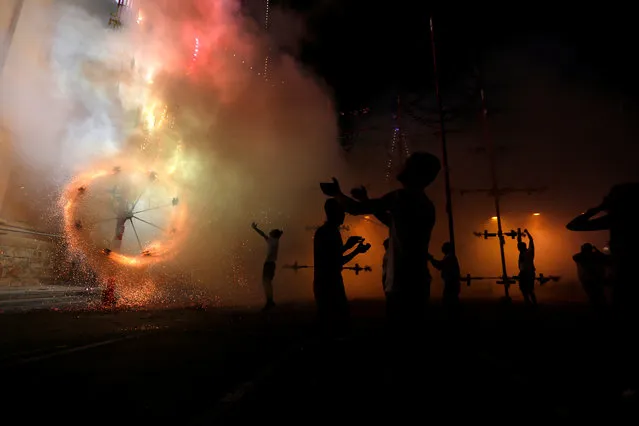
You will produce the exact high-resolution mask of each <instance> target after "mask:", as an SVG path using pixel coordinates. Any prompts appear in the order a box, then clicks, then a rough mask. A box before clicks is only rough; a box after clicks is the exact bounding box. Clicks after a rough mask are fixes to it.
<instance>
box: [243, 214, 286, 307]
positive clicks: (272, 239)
mask: <svg viewBox="0 0 639 426" xmlns="http://www.w3.org/2000/svg"><path fill="white" fill-rule="evenodd" d="M251 227H252V228H253V229H254V230H255V232H257V233H258V234H259V235H260V236H261V237H262V238H264V240H265V241H266V259H265V260H264V267H263V268H262V286H263V287H264V295H265V296H266V305H264V310H265V311H266V310H269V309H271V308H273V307H274V306H275V302H274V301H273V279H274V278H275V268H276V263H277V252H278V251H279V248H280V237H281V236H282V234H283V233H284V231H282V230H281V229H271V231H270V232H269V233H268V235H266V234H265V233H264V232H263V231H262V230H261V229H260V228H258V226H257V223H255V222H253V224H252V225H251Z"/></svg>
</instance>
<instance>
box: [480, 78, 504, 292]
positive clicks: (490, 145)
mask: <svg viewBox="0 0 639 426" xmlns="http://www.w3.org/2000/svg"><path fill="white" fill-rule="evenodd" d="M480 94H481V104H482V118H483V124H484V142H485V143H486V147H487V148H488V154H489V159H490V160H489V161H490V175H491V179H492V192H493V197H494V200H495V214H496V216H497V238H499V255H500V256H501V273H502V281H503V282H504V292H505V296H506V299H510V294H509V289H510V279H509V278H508V272H507V270H506V255H505V254H504V244H505V243H506V242H505V241H504V234H503V233H502V228H501V210H500V206H499V201H500V193H499V186H498V182H497V166H496V161H495V144H494V143H493V140H492V138H491V137H490V133H489V131H488V106H487V104H486V94H485V92H484V87H483V81H482V80H481V77H480Z"/></svg>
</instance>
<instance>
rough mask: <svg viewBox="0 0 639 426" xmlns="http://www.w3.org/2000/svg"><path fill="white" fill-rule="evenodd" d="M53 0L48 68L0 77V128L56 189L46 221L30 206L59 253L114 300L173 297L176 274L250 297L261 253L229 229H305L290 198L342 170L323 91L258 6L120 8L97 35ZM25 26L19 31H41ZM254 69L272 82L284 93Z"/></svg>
mask: <svg viewBox="0 0 639 426" xmlns="http://www.w3.org/2000/svg"><path fill="white" fill-rule="evenodd" d="M63 3H64V4H63ZM67 3H68V2H52V4H51V5H50V6H47V7H50V9H47V10H44V9H43V10H42V11H41V12H42V13H41V15H42V16H46V17H51V22H52V23H53V24H52V25H51V26H50V27H51V31H52V34H50V35H49V36H50V38H51V46H50V47H44V49H47V50H46V51H44V53H45V55H43V56H44V57H47V55H49V57H48V59H44V60H42V61H41V62H40V63H37V64H35V63H32V62H26V60H25V61H23V62H20V61H17V62H16V63H15V64H13V63H8V66H7V68H6V72H5V73H4V74H3V79H5V80H6V81H8V82H12V83H11V84H7V85H5V86H3V87H5V88H6V89H7V90H6V91H4V92H3V96H2V97H0V98H1V99H0V104H1V105H2V108H0V111H2V113H1V115H2V116H1V117H0V119H2V121H3V124H4V123H5V122H6V123H8V124H9V127H10V128H11V130H12V132H13V134H15V142H14V141H12V145H13V146H14V147H15V148H16V150H18V151H19V154H20V155H17V156H16V158H18V157H19V158H21V159H24V160H21V161H23V162H24V163H25V164H26V163H28V164H29V166H30V167H32V169H33V170H34V173H31V174H32V176H34V177H33V180H34V181H37V184H39V185H42V187H47V186H46V185H50V186H51V187H52V189H53V191H50V193H54V192H55V194H58V193H59V194H61V195H60V196H59V198H58V203H56V204H55V207H54V208H53V209H52V210H54V211H49V210H48V207H47V209H45V208H43V207H42V205H44V204H45V203H39V204H40V205H39V206H34V207H33V208H34V210H37V209H38V208H39V209H42V210H45V211H46V212H47V213H49V214H50V215H51V216H52V217H54V216H55V217H56V218H57V217H58V216H59V217H61V222H62V226H63V231H64V235H65V241H64V247H63V249H61V250H63V251H64V253H65V254H68V255H69V256H71V258H73V259H75V260H76V264H78V265H80V267H82V268H88V269H90V270H91V271H92V272H93V273H95V275H96V276H97V278H96V281H97V282H99V283H102V284H103V285H104V283H105V282H106V281H108V280H111V279H114V280H115V282H116V288H117V289H118V290H117V293H118V295H119V296H120V300H122V301H123V303H125V304H129V305H136V304H144V303H149V301H152V300H157V297H158V294H159V293H161V292H162V291H163V290H164V289H166V288H169V287H171V286H170V285H169V284H167V283H169V282H176V281H180V282H181V283H182V282H184V283H185V284H184V285H182V284H180V285H182V288H185V287H188V286H189V285H190V284H191V283H190V281H192V279H190V281H189V280H187V278H185V277H184V276H182V275H180V274H182V273H185V272H184V271H188V272H186V274H187V275H189V274H190V271H192V270H195V269H199V270H206V273H201V274H200V275H201V276H202V278H203V281H207V284H201V285H202V286H204V285H208V286H209V288H210V289H211V290H214V291H216V292H219V291H220V289H219V286H218V287H217V288H213V287H214V286H215V285H216V284H215V282H223V281H224V278H225V277H228V276H229V275H228V272H229V271H232V275H233V278H232V281H233V284H234V285H233V289H237V288H241V289H246V288H249V287H251V288H253V286H252V285H251V284H250V283H249V281H254V277H253V276H252V275H249V276H248V277H247V272H246V269H248V268H246V265H248V263H249V260H250V261H251V262H252V261H253V258H257V257H259V258H261V257H262V254H261V251H260V253H257V254H256V253H255V252H253V251H252V250H251V249H250V248H249V247H247V244H251V246H252V245H253V244H254V242H253V240H252V239H251V240H249V241H250V243H245V242H243V241H242V240H243V239H244V238H243V237H240V235H241V232H245V231H246V230H247V224H250V223H251V221H253V220H258V221H260V218H261V217H260V213H259V212H260V211H261V210H262V209H264V208H269V209H272V210H273V211H276V212H280V213H281V212H285V213H286V214H284V215H281V216H278V217H277V218H275V222H274V223H273V226H277V227H282V226H283V225H285V224H288V223H290V222H289V221H290V220H291V217H293V218H296V220H298V221H299V222H300V223H306V219H305V218H304V215H306V212H307V207H308V209H309V210H310V208H311V204H312V203H307V204H305V205H303V206H300V203H299V202H298V200H299V199H300V198H299V197H304V196H307V193H308V190H307V188H308V187H310V186H311V183H312V182H313V183H314V182H316V181H317V180H319V179H321V176H323V173H324V171H323V169H324V167H325V166H328V165H330V167H331V168H333V169H334V167H335V164H342V161H341V160H340V158H341V157H340V153H339V147H338V146H333V145H334V144H332V141H333V139H334V135H335V129H334V127H335V124H334V116H333V113H332V111H327V109H326V105H327V101H328V97H327V94H326V93H325V92H324V91H323V89H322V88H321V87H320V85H318V84H317V83H316V81H314V80H313V79H312V78H309V76H308V73H306V72H300V67H299V66H298V64H297V63H294V62H293V61H292V58H284V59H286V61H285V60H283V58H282V55H280V54H279V53H278V52H276V50H275V49H274V48H273V50H272V51H271V50H270V47H271V46H272V44H271V43H270V42H266V39H267V37H266V36H264V35H263V33H265V32H266V31H267V30H268V28H269V27H270V20H271V16H270V8H271V5H270V2H269V3H267V14H266V16H265V21H264V24H263V26H262V25H260V22H253V21H252V20H251V21H250V22H248V21H247V20H248V19H250V18H247V17H246V16H244V15H242V11H241V7H240V2H239V1H237V0H185V1H181V2H172V1H169V0H159V1H155V0H138V1H133V2H128V1H127V2H120V3H121V4H122V5H123V7H124V9H130V10H119V12H118V14H116V15H115V16H112V18H113V19H114V20H116V21H117V22H116V24H117V25H115V24H113V25H111V27H109V26H108V25H107V22H108V20H109V16H103V17H101V19H100V18H96V17H95V16H92V15H90V14H89V13H88V12H87V10H85V9H83V8H82V7H79V6H71V5H69V4H67ZM87 3H88V2H87ZM117 3H118V2H115V3H114V4H117ZM42 7H44V6H42ZM114 8H115V6H114ZM121 9H122V8H121ZM120 12H121V13H120ZM116 18H117V19H116ZM25 19H27V18H25ZM29 19H33V20H34V22H27V24H32V25H22V27H31V28H41V27H43V26H44V25H41V23H40V22H39V21H37V20H35V18H29ZM36 21H37V22H36ZM255 24H257V25H255ZM114 25H115V27H117V30H114V29H113V27H114ZM255 27H262V28H260V32H259V34H256V31H255ZM35 35H37V36H38V37H39V36H41V35H43V34H35ZM35 35H33V37H30V36H29V37H30V38H33V39H36V38H38V37H35ZM29 37H27V36H25V37H23V38H25V39H26V38H29ZM40 38H43V39H44V38H46V37H44V36H43V37H40ZM24 56H25V58H26V57H27V56H28V55H24ZM265 57H266V58H267V61H268V62H266V63H265V64H264V66H265V67H264V69H263V70H262V69H261V68H262V67H260V66H259V65H258V64H259V63H260V61H262V60H263V59H264V58H265ZM262 71H264V74H265V75H266V76H268V78H269V79H271V78H273V79H275V78H276V76H277V80H278V81H280V80H281V81H284V79H283V78H284V77H285V78H286V81H287V86H286V88H287V89H286V91H280V92H278V93H275V91H276V90H280V89H272V86H271V85H265V84H264V81H263V77H262V75H261V74H262ZM27 74H28V75H27ZM280 77H282V78H280ZM278 87H279V86H278ZM9 89H10V90H9ZM5 103H6V105H5ZM10 104H11V105H14V106H16V107H12V108H9V107H8V106H9V105H10ZM18 106H19V107H21V108H18ZM27 107H28V108H27ZM293 114H295V119H291V116H292V115H293ZM34 117H37V118H38V125H37V126H35V125H33V120H34ZM247 117H250V123H251V125H250V126H248V125H247ZM309 130H313V131H309ZM274 164H286V167H279V166H275V167H274ZM44 176H46V179H43V178H42V177H44ZM50 176H53V177H51V178H50ZM291 176H295V177H296V178H295V181H294V182H293V181H292V180H291ZM38 180H40V181H45V180H47V182H46V184H45V183H41V182H39V181H38ZM47 188H49V187H47ZM279 194H282V195H279ZM283 194H286V196H284V195H283ZM292 200H295V201H292ZM38 201H39V200H34V201H33V204H34V205H35V204H37V203H38ZM48 205H50V204H48ZM263 219H264V220H262V221H261V222H262V223H264V224H265V225H266V224H267V223H268V222H269V221H267V220H266V218H263ZM57 224H58V223H56V225H57ZM287 235H290V234H287ZM289 238H292V235H291V237H289ZM238 240H239V241H242V242H241V244H240V246H239V247H238V248H237V250H233V247H235V246H236V244H237V243H238ZM229 252H231V253H232V254H231V253H229ZM229 254H231V255H230V256H229ZM211 259H220V261H219V262H215V263H214V264H213V262H211ZM218 263H219V264H218ZM206 268H208V269H206ZM218 270H219V271H218ZM189 276H190V275H189ZM187 281H189V282H187ZM171 285H173V284H171ZM180 285H178V284H175V286H174V287H171V288H172V289H173V288H175V289H176V290H175V291H176V292H177V291H178V290H177V288H178V287H180ZM198 285H200V284H198ZM189 290H192V289H189ZM171 291H173V290H171ZM166 294H168V293H166V292H165V296H163V297H166V298H169V299H171V298H172V296H171V297H169V296H166Z"/></svg>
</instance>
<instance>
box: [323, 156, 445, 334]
mask: <svg viewBox="0 0 639 426" xmlns="http://www.w3.org/2000/svg"><path fill="white" fill-rule="evenodd" d="M440 169H441V163H440V162H439V160H438V159H437V157H435V156H433V155H432V154H428V153H425V152H416V153H413V154H412V155H411V156H410V157H409V158H408V159H407V160H406V162H405V164H404V167H403V169H402V171H401V172H400V173H399V174H398V176H397V180H398V181H399V182H400V183H401V184H402V188H401V189H398V190H395V191H392V192H389V193H388V194H386V195H384V196H383V197H381V198H376V199H362V200H359V201H357V200H354V199H352V198H350V197H348V196H346V195H344V193H342V191H341V189H340V187H339V182H338V181H337V179H335V178H333V183H332V184H323V187H322V190H323V191H324V193H325V194H326V195H329V196H335V198H336V199H337V200H339V201H340V203H341V204H342V205H343V206H344V208H345V209H346V211H347V212H348V213H350V214H353V215H362V214H374V215H376V216H377V215H384V214H387V215H388V217H389V225H390V226H389V229H390V244H389V250H388V252H389V253H388V254H389V255H388V263H387V266H386V285H385V288H386V292H387V299H386V302H387V313H388V319H389V321H390V323H391V326H392V327H394V329H395V330H396V331H401V332H402V333H406V332H408V333H409V334H410V331H411V330H412V329H413V328H414V327H415V326H416V325H418V324H421V323H422V322H423V320H424V319H425V313H426V308H427V306H428V301H429V297H430V283H431V275H430V271H429V269H428V262H427V259H428V246H429V243H430V236H431V233H432V230H433V226H434V225H435V206H434V205H433V203H432V201H431V200H430V199H429V198H428V197H427V196H426V194H425V193H424V189H425V188H426V187H427V186H428V185H430V184H431V183H432V182H433V180H435V178H436V177H437V174H438V173H439V171H440Z"/></svg>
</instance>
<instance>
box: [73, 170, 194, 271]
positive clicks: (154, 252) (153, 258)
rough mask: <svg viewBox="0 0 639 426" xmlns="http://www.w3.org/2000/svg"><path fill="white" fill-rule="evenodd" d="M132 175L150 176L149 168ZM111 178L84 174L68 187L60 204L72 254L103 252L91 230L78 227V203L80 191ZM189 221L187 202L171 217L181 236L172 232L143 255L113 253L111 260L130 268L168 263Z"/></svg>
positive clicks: (97, 173) (96, 173) (96, 172)
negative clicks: (95, 242) (89, 236)
mask: <svg viewBox="0 0 639 426" xmlns="http://www.w3.org/2000/svg"><path fill="white" fill-rule="evenodd" d="M132 172H134V173H135V172H138V173H142V174H148V172H147V171H146V169H141V168H140V169H139V170H132ZM108 175H109V173H108V172H107V171H105V170H91V171H89V172H87V173H84V174H80V175H78V176H76V177H75V179H73V180H72V181H71V182H70V183H69V184H68V185H67V188H66V190H65V192H64V194H63V195H62V197H61V199H60V205H61V206H62V211H63V217H64V227H65V236H66V240H67V242H68V243H69V245H70V248H71V250H72V251H74V252H75V253H77V254H80V255H84V256H88V257H89V259H91V258H92V257H93V256H94V255H96V254H98V253H99V252H101V250H100V248H99V247H96V246H95V244H93V243H91V242H90V241H89V239H88V238H87V234H86V232H87V231H85V230H81V229H80V228H78V226H77V223H78V220H77V214H78V211H77V209H78V208H79V204H78V203H77V201H79V199H81V198H79V197H82V193H79V191H78V189H81V188H82V189H83V191H84V189H85V188H88V187H90V185H91V184H92V183H93V182H95V181H96V180H98V179H100V178H102V177H105V176H108ZM186 219H187V209H186V206H185V204H184V203H180V204H179V205H178V207H175V208H174V209H173V210H172V213H171V216H170V229H173V230H180V231H181V232H178V233H177V234H176V233H175V232H171V233H170V234H171V235H170V236H168V239H167V240H166V241H164V242H162V243H161V242H159V241H154V242H151V243H148V244H146V245H145V247H144V248H143V251H142V253H140V254H138V255H137V256H127V255H124V254H121V253H115V252H110V253H109V255H108V259H110V260H111V261H112V262H115V263H117V264H120V265H122V266H124V267H129V268H131V267H133V268H140V267H145V266H150V265H152V264H158V263H163V262H166V261H167V260H169V259H171V258H172V257H173V256H174V255H175V254H176V253H177V251H178V247H179V245H180V244H181V243H182V242H183V240H184V238H185V235H186V232H185V231H186V230H185V225H186Z"/></svg>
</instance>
